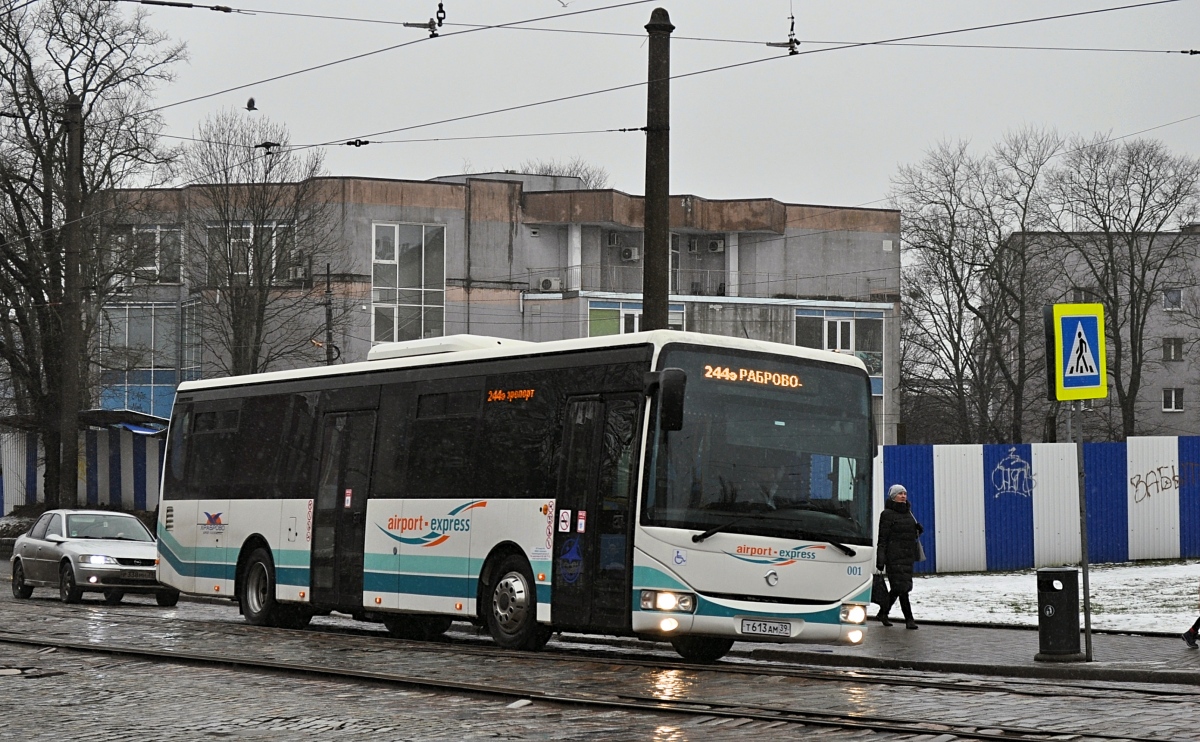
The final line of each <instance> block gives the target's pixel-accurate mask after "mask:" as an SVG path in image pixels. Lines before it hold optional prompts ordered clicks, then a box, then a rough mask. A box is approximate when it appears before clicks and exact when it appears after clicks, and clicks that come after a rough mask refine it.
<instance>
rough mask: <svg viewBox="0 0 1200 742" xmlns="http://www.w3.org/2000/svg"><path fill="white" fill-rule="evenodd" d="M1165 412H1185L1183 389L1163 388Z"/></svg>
mask: <svg viewBox="0 0 1200 742" xmlns="http://www.w3.org/2000/svg"><path fill="white" fill-rule="evenodd" d="M1163 412H1183V390H1182V389H1163Z"/></svg>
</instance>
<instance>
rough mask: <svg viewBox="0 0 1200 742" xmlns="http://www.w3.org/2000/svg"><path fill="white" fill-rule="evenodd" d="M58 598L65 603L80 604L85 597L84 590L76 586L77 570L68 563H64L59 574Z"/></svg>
mask: <svg viewBox="0 0 1200 742" xmlns="http://www.w3.org/2000/svg"><path fill="white" fill-rule="evenodd" d="M58 597H59V598H62V602H64V603H78V602H79V600H80V599H81V598H82V597H83V590H80V589H79V585H77V584H75V570H73V569H71V565H70V564H68V563H67V562H63V563H62V567H61V568H60V569H59V572H58Z"/></svg>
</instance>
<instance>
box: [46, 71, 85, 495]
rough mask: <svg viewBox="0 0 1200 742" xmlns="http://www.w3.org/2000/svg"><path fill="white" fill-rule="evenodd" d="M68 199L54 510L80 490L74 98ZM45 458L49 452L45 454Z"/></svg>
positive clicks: (77, 112)
mask: <svg viewBox="0 0 1200 742" xmlns="http://www.w3.org/2000/svg"><path fill="white" fill-rule="evenodd" d="M63 123H64V125H65V126H66V129H67V168H66V184H65V185H66V197H65V203H64V212H65V216H66V223H65V224H64V225H63V230H62V239H63V299H62V306H61V307H60V312H59V317H60V318H61V320H62V355H61V356H60V358H61V363H62V368H61V372H62V389H61V390H60V391H59V397H60V402H59V404H60V408H59V413H60V415H61V416H60V418H59V438H60V443H59V449H60V458H59V462H60V466H59V469H60V471H59V486H58V504H59V506H61V507H74V506H75V505H77V504H78V498H79V494H78V489H79V369H80V366H81V365H82V364H81V363H80V355H81V349H82V347H83V338H82V335H83V328H82V326H81V322H80V307H79V253H80V242H81V241H82V240H81V236H82V234H83V230H82V228H81V227H82V225H81V224H80V220H81V219H82V218H83V102H82V101H80V99H79V97H78V96H76V95H74V94H72V95H71V97H70V98H68V99H67V107H66V116H65V118H64V120H63ZM47 453H49V452H47Z"/></svg>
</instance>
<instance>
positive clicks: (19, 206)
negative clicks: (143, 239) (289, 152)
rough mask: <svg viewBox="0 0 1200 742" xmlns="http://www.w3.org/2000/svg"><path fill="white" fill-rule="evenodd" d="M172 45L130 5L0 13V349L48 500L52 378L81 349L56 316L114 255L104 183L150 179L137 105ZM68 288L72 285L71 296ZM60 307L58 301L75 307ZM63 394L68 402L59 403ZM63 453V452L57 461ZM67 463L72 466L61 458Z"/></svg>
mask: <svg viewBox="0 0 1200 742" xmlns="http://www.w3.org/2000/svg"><path fill="white" fill-rule="evenodd" d="M183 58H184V48H183V47H182V46H181V45H173V44H171V43H169V42H168V40H167V38H166V36H165V35H163V34H161V33H159V32H157V31H155V30H153V29H151V28H150V27H149V26H148V25H147V23H146V16H145V14H144V13H143V12H141V11H140V10H139V11H134V12H133V13H130V14H126V13H125V12H124V11H123V9H121V8H118V7H117V6H116V5H115V4H110V3H104V2H99V1H98V0H45V2H42V3H38V4H36V5H30V4H25V5H22V6H17V7H15V8H14V9H12V10H5V11H3V13H0V110H3V113H4V114H5V116H6V118H5V119H3V120H0V194H2V196H3V199H2V204H0V229H2V230H3V234H2V235H0V238H2V239H0V302H2V306H0V311H3V312H4V325H5V327H4V330H3V332H2V333H0V360H2V361H3V363H4V364H5V366H6V373H7V374H8V378H9V380H10V382H11V384H12V388H13V395H14V398H15V404H16V407H17V409H18V411H20V412H25V413H27V414H31V415H32V416H33V417H34V419H35V421H36V424H37V427H38V429H39V431H40V436H41V441H42V445H43V449H44V450H45V452H46V454H47V455H46V469H45V482H44V486H45V492H46V498H47V501H48V502H49V503H51V504H55V503H56V502H57V498H58V493H59V489H60V487H59V480H60V477H61V476H62V470H61V469H60V461H59V458H58V456H57V452H58V451H59V449H60V447H61V444H62V440H61V437H60V433H59V430H58V424H59V419H60V416H61V413H62V408H63V404H64V402H63V398H62V389H63V380H64V379H65V378H69V375H76V376H78V377H80V378H82V377H83V375H84V372H85V369H86V368H87V367H88V363H87V359H85V358H79V357H77V358H67V357H64V354H63V343H62V340H61V339H62V333H63V328H65V327H68V326H69V325H70V324H72V323H75V324H79V325H80V327H81V331H82V332H84V333H85V335H84V336H85V337H86V336H87V334H86V333H88V331H89V330H90V329H91V328H94V326H95V323H96V318H97V317H98V314H99V311H100V306H101V305H102V304H103V303H104V301H105V300H106V298H107V296H108V292H109V291H110V290H111V287H112V285H113V282H112V281H111V280H110V279H111V277H112V276H114V275H119V274H121V273H122V272H123V271H126V270H127V269H128V266H129V262H128V260H127V258H128V257H129V256H128V255H125V254H121V252H120V251H119V250H111V251H110V250H109V249H108V247H109V244H108V237H109V234H108V231H109V227H110V225H111V224H113V223H114V220H115V215H116V213H117V211H118V210H117V208H116V206H117V204H116V203H115V202H113V201H112V200H111V199H110V196H111V194H112V192H113V189H116V188H119V187H121V186H123V185H126V184H128V183H131V182H133V181H135V180H142V181H147V180H148V179H152V176H153V174H154V173H155V171H156V169H157V168H158V166H159V165H162V164H164V163H165V162H167V161H168V160H169V159H170V157H171V154H172V153H171V152H170V151H169V150H167V149H165V148H163V147H162V146H160V145H159V143H158V140H157V136H156V134H157V132H158V131H159V130H160V129H161V126H162V121H161V118H160V116H159V115H158V114H156V113H154V112H152V111H148V109H149V108H150V107H149V106H148V105H147V100H148V99H149V97H150V95H151V93H152V92H153V90H154V88H155V87H156V86H157V85H158V84H159V83H162V82H165V81H168V80H170V79H171V72H170V70H171V67H172V66H173V65H174V63H175V62H178V61H179V60H181V59H183ZM72 95H74V96H77V97H78V98H79V99H80V100H82V101H83V110H82V115H83V131H84V143H85V151H84V162H83V178H82V181H83V194H84V214H85V217H84V223H83V228H82V229H81V230H80V232H81V233H82V234H83V235H84V238H83V239H84V244H83V245H82V250H81V253H80V273H81V276H82V282H83V284H84V286H85V289H84V291H85V294H84V296H83V297H82V303H81V304H80V303H77V302H75V301H71V302H65V301H64V289H65V273H64V244H63V235H62V232H63V229H62V228H63V221H64V216H65V206H64V195H65V186H64V182H65V167H66V141H65V140H66V136H65V131H64V128H63V126H62V125H61V122H62V119H63V112H64V104H65V102H66V100H67V99H68V97H69V96H72ZM72 298H73V299H75V298H79V297H72ZM81 305H82V310H81V311H80V313H79V314H76V315H74V316H72V314H71V313H70V312H68V310H67V308H68V307H72V306H74V307H79V306H81ZM72 406H74V405H72ZM68 465H69V463H68ZM69 476H70V477H72V478H73V477H74V470H73V469H69Z"/></svg>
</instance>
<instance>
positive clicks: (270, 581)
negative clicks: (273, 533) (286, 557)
mask: <svg viewBox="0 0 1200 742" xmlns="http://www.w3.org/2000/svg"><path fill="white" fill-rule="evenodd" d="M238 603H239V604H240V605H241V607H242V615H243V616H245V618H246V622H247V623H249V624H251V625H253V626H270V625H271V624H272V620H273V619H274V617H275V613H277V609H278V606H277V605H276V604H275V563H274V561H272V559H271V554H270V552H268V551H267V550H266V549H263V548H258V549H255V550H254V551H253V552H251V553H250V558H249V559H247V560H246V567H245V571H244V572H243V573H242V580H241V582H240V583H238Z"/></svg>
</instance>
